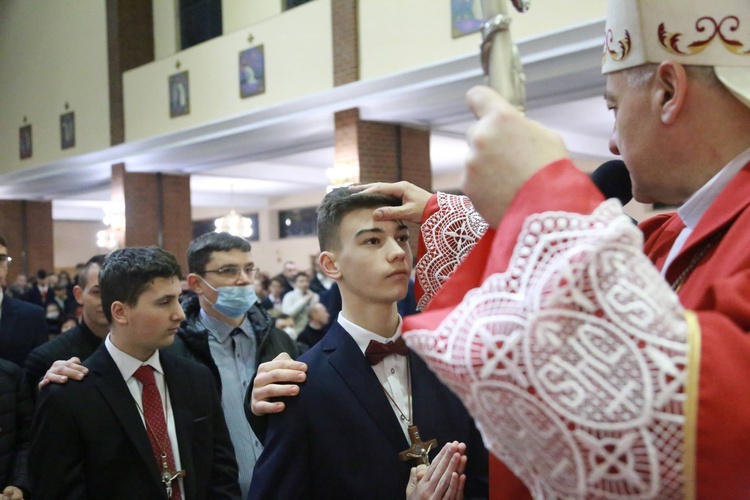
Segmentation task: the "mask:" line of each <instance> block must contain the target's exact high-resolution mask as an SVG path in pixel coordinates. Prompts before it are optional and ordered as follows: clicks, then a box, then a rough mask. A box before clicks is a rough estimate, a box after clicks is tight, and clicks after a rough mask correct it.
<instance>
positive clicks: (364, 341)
mask: <svg viewBox="0 0 750 500" xmlns="http://www.w3.org/2000/svg"><path fill="white" fill-rule="evenodd" d="M338 322H339V324H340V325H341V326H342V327H343V328H344V330H346V332H347V333H348V334H349V335H350V336H351V337H352V338H353V339H354V341H355V342H356V343H357V346H358V347H359V350H360V351H362V354H364V353H365V350H366V349H367V346H368V345H369V344H370V341H371V340H374V341H376V342H381V343H383V344H385V343H387V342H390V341H394V342H395V341H396V339H398V338H399V337H400V336H401V325H402V324H403V320H402V319H401V316H399V317H398V326H397V327H396V333H395V334H394V335H393V337H391V338H385V337H382V336H380V335H378V334H377V333H374V332H371V331H370V330H366V329H364V328H362V327H361V326H358V325H355V324H354V323H352V322H351V321H349V320H348V319H346V318H345V317H344V314H343V313H341V312H340V313H339V317H338Z"/></svg>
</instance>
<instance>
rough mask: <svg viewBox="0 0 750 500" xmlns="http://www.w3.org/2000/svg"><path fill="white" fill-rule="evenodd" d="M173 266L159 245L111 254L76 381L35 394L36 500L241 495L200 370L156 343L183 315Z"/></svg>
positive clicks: (207, 378) (212, 391)
mask: <svg viewBox="0 0 750 500" xmlns="http://www.w3.org/2000/svg"><path fill="white" fill-rule="evenodd" d="M179 277H180V266H179V264H178V263H177V261H176V259H175V258H174V256H173V255H172V254H170V253H168V252H166V251H164V250H162V249H160V248H157V247H149V248H126V249H122V250H117V251H115V252H113V253H112V254H111V255H110V256H109V257H107V259H106V261H105V262H104V264H103V266H102V269H101V272H100V275H99V285H100V288H101V296H102V306H103V309H104V312H105V315H106V316H107V319H108V321H109V323H110V333H109V335H108V336H107V338H106V340H105V342H104V344H103V345H102V346H100V347H99V349H98V350H97V351H96V352H95V353H94V354H92V355H91V357H89V358H88V359H87V360H86V361H85V363H84V365H85V366H86V367H87V368H88V370H89V374H88V376H87V377H85V378H84V379H83V380H82V381H80V382H78V381H71V382H69V383H68V384H66V385H54V386H51V387H50V388H48V389H46V390H45V391H44V392H42V393H41V394H40V399H39V404H38V407H37V413H36V415H35V418H34V425H33V430H32V436H33V437H32V444H31V453H30V458H29V464H30V472H31V478H32V485H33V491H34V498H41V499H45V498H50V499H56V498H164V497H165V493H166V496H167V497H168V498H170V499H171V500H174V499H182V498H185V499H193V498H195V499H198V498H211V499H215V498H221V499H225V498H226V499H229V498H239V497H240V489H239V486H238V484H237V463H236V461H235V458H234V450H233V448H232V444H231V441H230V439H229V433H228V431H227V427H226V424H225V422H224V415H223V413H222V410H221V403H220V401H219V398H218V394H217V392H216V388H215V386H214V383H213V377H212V376H211V373H210V372H209V370H208V369H207V368H205V367H204V366H201V365H198V364H196V363H194V362H190V361H185V360H182V359H179V358H176V357H173V356H170V355H167V354H165V353H160V352H159V349H160V348H162V347H166V346H168V345H170V344H171V343H172V342H173V340H174V335H175V333H176V332H177V329H178V328H179V326H180V322H181V321H182V320H183V319H184V317H185V315H184V313H183V311H182V308H181V307H180V304H179V302H178V297H179V296H180V291H181V290H180V282H179Z"/></svg>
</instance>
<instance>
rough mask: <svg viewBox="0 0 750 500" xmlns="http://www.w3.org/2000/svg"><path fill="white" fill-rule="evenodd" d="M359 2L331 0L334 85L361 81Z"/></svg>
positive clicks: (353, 0) (354, 0)
mask: <svg viewBox="0 0 750 500" xmlns="http://www.w3.org/2000/svg"><path fill="white" fill-rule="evenodd" d="M358 4H359V1H358V0H331V19H332V21H333V33H332V35H333V84H334V86H336V87H338V86H339V85H345V84H347V83H351V82H356V81H358V80H359V18H358V17H359V15H358Z"/></svg>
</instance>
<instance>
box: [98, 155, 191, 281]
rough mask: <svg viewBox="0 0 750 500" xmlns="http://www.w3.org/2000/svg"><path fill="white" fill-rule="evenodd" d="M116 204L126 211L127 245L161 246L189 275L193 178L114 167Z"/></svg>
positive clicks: (113, 186) (119, 165)
mask: <svg viewBox="0 0 750 500" xmlns="http://www.w3.org/2000/svg"><path fill="white" fill-rule="evenodd" d="M112 202H113V204H114V205H115V206H117V205H118V204H119V205H120V206H121V207H122V206H124V208H125V235H124V242H123V243H124V246H128V247H133V246H149V245H159V246H161V247H162V248H164V249H165V250H167V251H169V252H171V253H173V254H174V255H175V257H177V260H178V262H179V263H180V266H182V270H183V273H184V274H187V255H186V254H187V247H188V244H190V240H191V239H192V236H193V223H192V218H191V205H190V177H189V176H183V175H165V174H158V173H157V174H146V173H133V172H127V171H126V169H125V165H123V164H118V165H113V166H112Z"/></svg>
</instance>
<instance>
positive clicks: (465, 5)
mask: <svg viewBox="0 0 750 500" xmlns="http://www.w3.org/2000/svg"><path fill="white" fill-rule="evenodd" d="M450 2H451V28H452V32H453V38H458V37H460V36H464V35H468V34H469V33H474V32H476V31H479V30H480V29H481V28H482V24H483V23H484V20H483V19H482V5H481V0H450Z"/></svg>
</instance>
